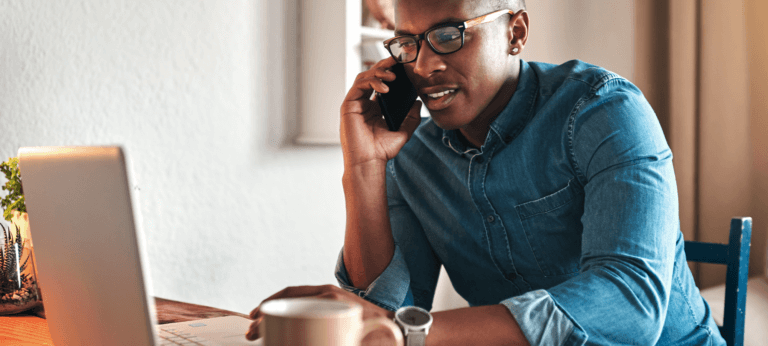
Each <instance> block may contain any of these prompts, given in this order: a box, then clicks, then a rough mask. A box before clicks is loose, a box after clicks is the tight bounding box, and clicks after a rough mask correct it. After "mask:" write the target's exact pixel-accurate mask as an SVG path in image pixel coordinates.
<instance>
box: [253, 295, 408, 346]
mask: <svg viewBox="0 0 768 346" xmlns="http://www.w3.org/2000/svg"><path fill="white" fill-rule="evenodd" d="M259 310H260V311H261V312H262V314H263V316H264V317H263V320H262V321H261V323H260V324H259V334H260V335H261V337H262V342H263V344H264V345H265V346H278V345H279V346H284V345H305V346H359V345H360V341H362V340H363V338H364V337H365V336H366V335H368V334H369V333H371V332H373V331H375V330H378V329H382V328H383V329H389V331H390V332H391V333H392V335H393V338H392V339H393V344H394V345H396V346H403V334H402V332H401V331H400V328H399V327H398V326H397V325H396V324H395V323H394V322H392V321H391V320H390V319H388V318H386V317H378V318H373V319H369V320H366V321H363V307H362V306H360V305H359V304H356V303H352V302H344V301H337V300H330V299H318V298H287V299H275V300H270V301H268V302H266V303H264V304H262V305H261V308H260V309H259Z"/></svg>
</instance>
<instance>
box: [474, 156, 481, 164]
mask: <svg viewBox="0 0 768 346" xmlns="http://www.w3.org/2000/svg"><path fill="white" fill-rule="evenodd" d="M475 161H476V162H477V163H483V157H482V156H478V157H477V158H475Z"/></svg>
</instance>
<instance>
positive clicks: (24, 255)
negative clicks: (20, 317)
mask: <svg viewBox="0 0 768 346" xmlns="http://www.w3.org/2000/svg"><path fill="white" fill-rule="evenodd" d="M0 171H1V172H2V173H4V174H5V178H6V179H7V180H8V181H7V182H6V183H5V185H3V186H2V189H3V190H6V191H8V194H7V195H6V196H5V197H3V198H2V199H0V205H2V207H3V218H4V219H5V220H7V221H9V222H10V223H11V226H10V227H6V226H5V225H3V224H2V223H0V228H1V231H0V233H2V243H0V315H6V314H15V313H19V312H22V311H26V310H29V309H32V308H35V307H37V306H39V305H40V304H41V297H40V291H39V290H38V288H37V275H36V274H37V273H36V272H35V268H34V266H35V264H34V262H35V260H34V254H33V251H32V248H33V247H32V239H31V238H30V235H29V217H28V216H27V207H26V205H25V204H24V191H23V189H22V187H21V175H20V174H19V160H18V158H10V159H8V161H6V162H3V163H2V164H0Z"/></svg>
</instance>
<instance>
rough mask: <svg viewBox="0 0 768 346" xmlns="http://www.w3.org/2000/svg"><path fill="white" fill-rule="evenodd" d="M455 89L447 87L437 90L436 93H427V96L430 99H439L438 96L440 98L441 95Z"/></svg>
mask: <svg viewBox="0 0 768 346" xmlns="http://www.w3.org/2000/svg"><path fill="white" fill-rule="evenodd" d="M455 91H456V89H448V90H444V91H441V92H438V93H432V94H427V96H429V97H430V98H432V99H439V98H441V97H443V96H445V95H448V94H450V93H452V92H455Z"/></svg>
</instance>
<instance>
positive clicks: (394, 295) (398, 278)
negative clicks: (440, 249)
mask: <svg viewBox="0 0 768 346" xmlns="http://www.w3.org/2000/svg"><path fill="white" fill-rule="evenodd" d="M336 280H337V281H338V282H339V286H341V288H343V289H344V290H346V291H349V292H352V293H354V294H357V295H358V296H360V297H361V298H363V299H365V300H367V301H369V302H371V303H374V304H376V305H378V306H380V307H382V308H385V309H387V310H390V311H395V310H397V309H398V308H399V307H401V306H403V303H404V302H406V296H410V294H408V293H409V289H408V287H409V286H410V283H411V275H410V273H409V272H408V266H407V265H406V263H405V258H404V257H403V253H402V252H401V251H400V248H399V247H398V246H397V244H395V254H394V256H392V261H391V262H389V265H388V266H387V268H386V269H384V272H382V273H381V275H379V277H378V278H376V280H373V282H372V283H371V284H370V285H369V286H368V287H367V288H366V289H365V290H361V289H359V288H356V287H354V286H352V283H351V281H350V280H349V276H348V275H347V268H346V267H345V266H344V248H342V249H341V252H340V253H339V259H338V261H336ZM411 300H412V298H411Z"/></svg>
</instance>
